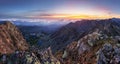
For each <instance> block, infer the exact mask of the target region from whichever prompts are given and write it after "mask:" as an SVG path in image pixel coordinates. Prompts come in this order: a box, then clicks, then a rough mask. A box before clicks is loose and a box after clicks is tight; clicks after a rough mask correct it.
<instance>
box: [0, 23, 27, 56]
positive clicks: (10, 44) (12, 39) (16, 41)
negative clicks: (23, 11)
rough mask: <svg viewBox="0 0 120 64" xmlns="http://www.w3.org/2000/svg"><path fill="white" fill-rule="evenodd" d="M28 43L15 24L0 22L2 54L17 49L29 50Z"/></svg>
mask: <svg viewBox="0 0 120 64" xmlns="http://www.w3.org/2000/svg"><path fill="white" fill-rule="evenodd" d="M27 49H28V45H27V43H26V41H25V40H24V38H23V36H22V34H21V33H20V31H19V30H18V29H17V27H16V26H15V25H13V24H12V23H10V22H1V24H0V54H9V53H13V52H15V50H22V51H24V50H27Z"/></svg>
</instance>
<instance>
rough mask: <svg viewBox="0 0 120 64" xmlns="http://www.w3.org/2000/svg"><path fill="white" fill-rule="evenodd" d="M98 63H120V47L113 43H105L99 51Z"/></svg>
mask: <svg viewBox="0 0 120 64" xmlns="http://www.w3.org/2000/svg"><path fill="white" fill-rule="evenodd" d="M97 64H120V48H119V47H117V46H116V45H115V46H112V45H111V44H108V43H106V44H104V46H103V48H101V49H100V50H99V51H98V52H97Z"/></svg>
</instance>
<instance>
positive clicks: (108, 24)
mask: <svg viewBox="0 0 120 64" xmlns="http://www.w3.org/2000/svg"><path fill="white" fill-rule="evenodd" d="M118 23H119V22H116V21H114V20H113V19H105V20H82V21H76V22H74V23H69V24H67V25H66V26H63V27H62V28H61V29H59V30H58V31H56V32H55V33H53V34H52V35H51V36H50V37H51V39H50V40H49V42H47V43H44V44H43V45H42V46H45V47H46V44H48V45H49V46H51V48H52V50H53V51H57V50H62V49H63V48H65V47H66V46H67V45H68V44H70V43H71V42H73V41H78V40H79V39H80V38H82V37H84V36H85V35H87V34H89V33H92V32H93V31H95V30H96V28H98V29H99V30H103V29H104V31H103V33H106V34H107V35H109V36H110V35H112V36H113V35H117V34H120V33H119V31H118V30H119V27H120V24H118ZM114 28H115V29H114Z"/></svg>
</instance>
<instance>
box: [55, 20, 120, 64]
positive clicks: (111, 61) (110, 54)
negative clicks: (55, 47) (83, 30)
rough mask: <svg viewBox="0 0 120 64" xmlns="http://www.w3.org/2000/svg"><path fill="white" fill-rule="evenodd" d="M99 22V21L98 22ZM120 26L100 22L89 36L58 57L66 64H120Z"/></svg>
mask: <svg viewBox="0 0 120 64" xmlns="http://www.w3.org/2000/svg"><path fill="white" fill-rule="evenodd" d="M96 22H97V21H96ZM119 51H120V25H119V24H118V23H116V22H115V21H113V20H112V19H109V20H100V21H99V22H97V23H96V26H94V27H93V28H91V30H90V31H88V34H87V35H85V36H83V37H82V38H80V39H78V40H77V41H75V42H72V43H70V44H68V45H67V47H66V48H65V50H64V53H62V52H63V51H58V52H57V53H56V57H57V58H58V59H61V58H63V61H62V62H63V63H64V64H67V63H68V64H77V63H79V64H119V63H120V60H119V58H120V56H119V55H120V53H119Z"/></svg>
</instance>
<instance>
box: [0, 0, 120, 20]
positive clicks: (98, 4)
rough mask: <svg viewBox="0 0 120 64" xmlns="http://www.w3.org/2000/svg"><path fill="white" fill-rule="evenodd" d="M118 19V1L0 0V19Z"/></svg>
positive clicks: (119, 3) (119, 10)
mask: <svg viewBox="0 0 120 64" xmlns="http://www.w3.org/2000/svg"><path fill="white" fill-rule="evenodd" d="M112 17H116V18H120V0H0V18H34V19H41V18H44V19H58V18H64V19H104V18H112Z"/></svg>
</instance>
